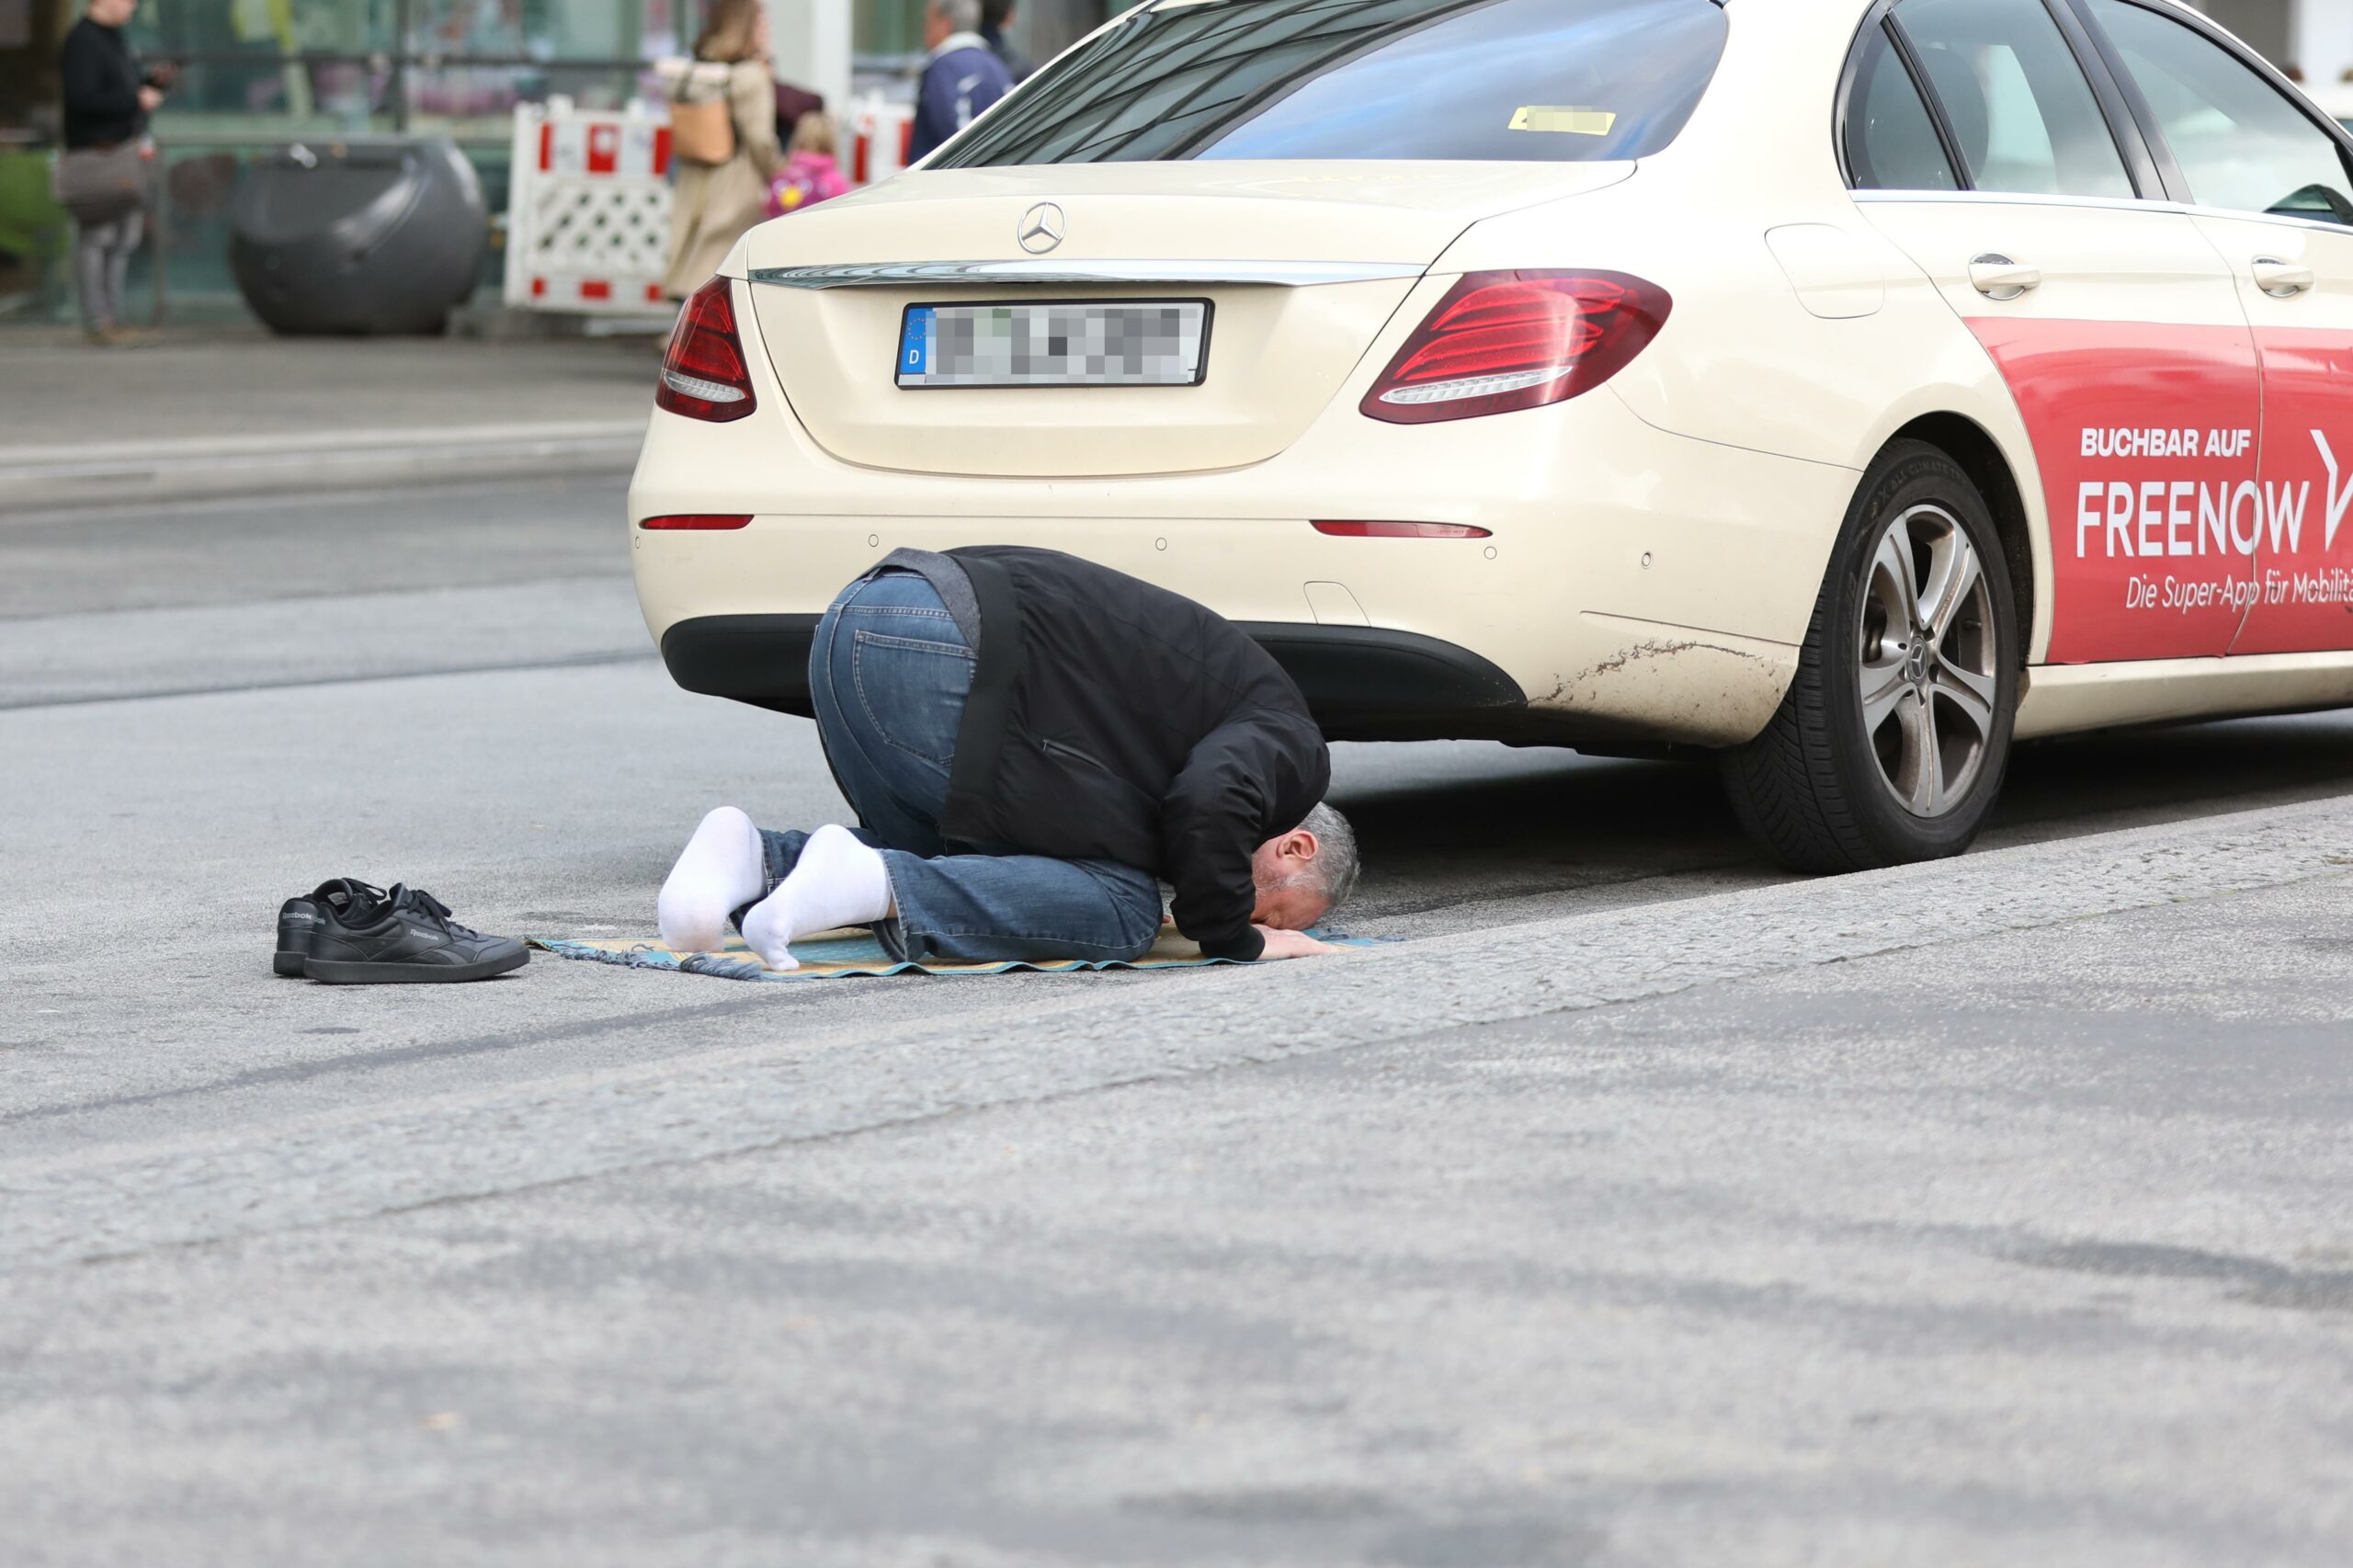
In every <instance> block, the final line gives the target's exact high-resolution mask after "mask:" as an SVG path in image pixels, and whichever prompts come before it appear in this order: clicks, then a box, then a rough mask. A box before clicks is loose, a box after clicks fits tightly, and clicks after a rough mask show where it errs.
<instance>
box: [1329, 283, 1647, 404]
mask: <svg viewBox="0 0 2353 1568" xmlns="http://www.w3.org/2000/svg"><path fill="white" fill-rule="evenodd" d="M1674 303H1675V301H1673V300H1671V299H1669V298H1668V297H1667V293H1666V290H1664V289H1661V288H1660V287H1659V286H1658V285H1657V284H1655V283H1647V282H1644V281H1643V279H1642V278H1631V277H1629V276H1627V275H1626V274H1625V273H1622V272H1472V273H1466V274H1464V275H1463V277H1462V278H1461V281H1460V282H1458V283H1456V284H1455V286H1454V287H1453V288H1452V289H1449V290H1447V295H1446V298H1444V299H1443V300H1440V301H1438V304H1437V306H1436V307H1435V308H1433V309H1432V310H1431V312H1430V313H1429V319H1428V320H1427V321H1425V322H1423V323H1422V324H1421V326H1420V327H1419V328H1418V329H1417V330H1416V331H1415V334H1414V335H1413V336H1412V337H1411V338H1410V339H1408V340H1407V342H1406V344H1405V347H1403V348H1401V349H1399V350H1398V351H1397V358H1394V359H1392V360H1391V361H1390V362H1389V369H1386V370H1384V371H1382V372H1381V380H1379V381H1375V382H1374V383H1373V385H1372V390H1371V391H1370V392H1367V393H1365V394H1364V403H1363V404H1362V407H1363V410H1364V412H1365V413H1366V414H1368V415H1371V416H1372V417H1373V418H1375V419H1385V420H1387V421H1388V422H1389V423H1391V424H1392V425H1427V424H1432V423H1434V422H1436V421H1438V420H1441V419H1469V418H1472V416H1474V415H1482V414H1505V413H1508V412H1510V411H1511V410H1513V409H1518V408H1540V407H1542V406H1543V405H1544V404H1546V403H1560V402H1563V400H1565V399H1568V398H1573V397H1575V396H1576V395H1577V394H1578V393H1580V392H1591V391H1592V390H1593V389H1594V388H1596V387H1597V386H1599V385H1601V383H1602V382H1604V381H1608V379H1609V378H1610V377H1612V376H1614V375H1616V374H1617V373H1618V372H1619V371H1620V370H1622V369H1625V368H1626V367H1627V366H1628V365H1629V364H1631V362H1632V360H1633V358H1634V356H1635V355H1637V354H1640V353H1641V352H1642V351H1643V349H1644V348H1645V347H1649V345H1650V341H1651V339H1652V338H1654V337H1656V336H1657V335H1658V332H1659V328H1661V327H1663V326H1665V324H1666V316H1667V312H1668V311H1670V310H1671V309H1673V308H1674Z"/></svg>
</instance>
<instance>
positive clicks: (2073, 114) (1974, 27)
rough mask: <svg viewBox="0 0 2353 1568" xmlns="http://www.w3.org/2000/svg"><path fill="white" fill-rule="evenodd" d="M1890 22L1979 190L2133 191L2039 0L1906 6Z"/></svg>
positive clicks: (1942, 0)
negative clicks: (1897, 29) (1901, 32)
mask: <svg viewBox="0 0 2353 1568" xmlns="http://www.w3.org/2000/svg"><path fill="white" fill-rule="evenodd" d="M1894 17H1895V20H1896V24H1897V25H1898V26H1899V27H1901V28H1903V29H1904V36H1905V37H1906V38H1907V39H1909V40H1911V43H1912V47H1913V50H1914V52H1915V54H1917V55H1918V57H1919V60H1920V65H1921V69H1922V70H1923V71H1924V72H1926V73H1927V78H1928V86H1929V89H1930V90H1931V91H1932V92H1934V93H1935V94H1936V97H1937V101H1938V104H1940V105H1941V106H1942V107H1943V109H1944V112H1945V119H1946V120H1947V121H1948V122H1949V124H1950V126H1951V127H1952V132H1953V138H1954V140H1955V141H1956V142H1959V143H1960V145H1961V157H1962V159H1963V161H1964V162H1966V163H1967V164H1968V165H1969V169H1968V174H1969V177H1970V180H1971V183H1972V184H1973V185H1974V186H1975V187H1977V188H1978V189H1980V190H1997V191H2016V192H2018V193H2019V194H2022V195H2032V196H2097V197H2114V198H2119V199H2130V198H2131V197H2132V196H2133V195H2134V194H2135V193H2134V191H2133V189H2132V177H2131V176H2130V175H2128V174H2126V173H2125V171H2124V155H2123V154H2122V153H2120V152H2118V151H2117V149H2116V138H2115V136H2114V135H2113V134H2112V133H2111V132H2110V131H2109V128H2108V120H2107V118H2106V117H2105V116H2103V115H2102V114H2101V113H2100V108H2099V100H2098V99H2097V97H2093V95H2092V88H2091V84H2090V83H2089V82H2087V81H2086V80H2085V79H2084V72H2083V67H2082V66H2081V65H2080V64H2078V63H2077V62H2076V60H2075V51H2074V50H2072V49H2071V48H2069V47H2068V44H2067V40H2066V36H2065V35H2064V34H2063V33H2062V32H2060V30H2059V24H2058V23H2057V22H2056V21H2054V20H2052V16H2051V13H2050V11H2049V10H2047V9H2045V8H2044V6H2043V3H2042V0H1903V4H1901V5H1899V6H1896V8H1895V11H1894Z"/></svg>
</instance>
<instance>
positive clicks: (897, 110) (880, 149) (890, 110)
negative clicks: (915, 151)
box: [843, 94, 915, 186]
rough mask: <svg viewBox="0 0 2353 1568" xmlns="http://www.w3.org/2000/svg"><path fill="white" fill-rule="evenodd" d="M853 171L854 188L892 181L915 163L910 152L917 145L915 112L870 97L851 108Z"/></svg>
mask: <svg viewBox="0 0 2353 1568" xmlns="http://www.w3.org/2000/svg"><path fill="white" fill-rule="evenodd" d="M843 129H844V131H846V132H847V135H848V138H849V167H848V168H847V170H846V171H845V172H846V173H847V175H848V176H849V183H850V184H851V185H853V186H859V185H872V184H874V183H875V182H876V181H878V180H886V179H889V178H890V177H891V176H892V175H895V174H897V173H898V172H899V171H900V170H902V169H904V168H905V167H906V166H907V165H908V164H909V163H911V162H913V160H912V159H910V158H909V157H908V156H907V148H908V147H909V145H910V144H912V143H913V142H914V141H915V105H913V104H901V103H892V102H891V101H889V100H888V99H886V98H884V97H881V95H880V94H869V95H868V96H867V97H862V98H859V99H857V100H856V101H855V102H853V103H852V104H851V105H850V106H849V116H848V123H847V125H846V126H845V127H844V128H843Z"/></svg>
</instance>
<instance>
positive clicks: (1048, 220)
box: [1014, 201, 1070, 256]
mask: <svg viewBox="0 0 2353 1568" xmlns="http://www.w3.org/2000/svg"><path fill="white" fill-rule="evenodd" d="M1066 233H1070V221H1069V220H1068V219H1066V218H1064V217H1063V210H1062V209H1061V208H1059V207H1057V206H1055V205H1054V204H1053V203H1052V202H1051V201H1040V203H1038V205H1037V206H1035V207H1032V208H1031V209H1029V211H1027V212H1024V213H1023V214H1022V215H1021V226H1020V228H1018V229H1017V230H1015V231H1014V236H1015V238H1017V239H1018V240H1019V241H1020V242H1021V248H1022V249H1023V250H1026V251H1028V252H1029V254H1030V255H1031V256H1043V255H1045V254H1046V253H1047V252H1048V251H1050V250H1051V249H1053V248H1054V247H1055V246H1056V245H1058V244H1062V243H1063V235H1064V234H1066Z"/></svg>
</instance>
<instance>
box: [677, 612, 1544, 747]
mask: <svg viewBox="0 0 2353 1568" xmlns="http://www.w3.org/2000/svg"><path fill="white" fill-rule="evenodd" d="M818 619H819V618H818V617H816V616H813V615H709V616H700V617H697V618H696V619H691V620H681V621H678V622H677V623H676V624H675V625H673V626H672V627H671V628H670V629H669V630H668V631H665V632H664V633H663V634H662V662H663V663H664V664H665V665H667V666H669V670H670V678H671V679H673V680H675V681H676V682H677V683H678V684H679V685H680V686H681V687H685V688H686V689H687V690H688V691H695V692H700V693H702V694H704V695H705V696H709V697H724V698H729V699H733V700H734V701H737V702H748V703H752V704H754V705H756V706H758V707H761V708H770V709H774V710H777V711H778V712H780V713H797V714H799V715H801V717H802V718H804V719H805V718H808V717H810V714H811V710H810V702H809V644H810V642H812V641H813V638H814V637H815V635H816V631H817V621H818ZM1242 630H1243V631H1245V632H1247V633H1249V634H1250V636H1251V637H1253V638H1255V639H1256V641H1257V642H1258V644H1259V645H1260V646H1261V647H1263V648H1265V649H1266V650H1267V652H1268V653H1272V654H1273V655H1274V656H1275V658H1276V660H1277V662H1279V664H1281V665H1282V666H1283V668H1284V669H1285V670H1287V671H1289V672H1290V677H1291V678H1292V679H1293V680H1295V681H1297V682H1298V683H1299V687H1300V690H1301V691H1302V692H1303V693H1305V694H1306V697H1307V703H1308V707H1309V708H1310V709H1312V710H1313V712H1314V714H1315V720H1316V722H1317V723H1319V724H1320V725H1322V726H1323V728H1324V733H1325V734H1326V735H1328V736H1329V737H1331V738H1332V739H1333V740H1336V741H1402V740H1442V739H1454V738H1463V737H1469V738H1480V739H1494V740H1517V739H1540V738H1548V737H1550V736H1552V735H1553V734H1554V733H1557V732H1558V731H1559V730H1560V729H1561V725H1560V723H1559V718H1558V716H1557V715H1548V714H1539V713H1536V712H1534V711H1533V710H1530V709H1529V705H1528V694H1527V693H1526V692H1524V691H1522V690H1521V689H1520V687H1519V683H1518V681H1515V680H1513V679H1512V678H1511V676H1507V675H1506V674H1505V673H1504V672H1503V671H1502V670H1500V669H1498V668H1496V667H1495V665H1494V664H1492V663H1490V662H1489V661H1488V660H1486V659H1483V658H1481V657H1480V656H1479V655H1478V654H1476V653H1472V652H1471V651H1470V650H1469V649H1467V648H1458V647H1456V646H1455V645H1454V644H1453V643H1451V642H1440V641H1438V639H1437V638H1435V637H1423V636H1419V635H1417V634H1415V633H1414V632H1411V631H1384V630H1382V629H1381V628H1378V627H1369V626H1367V627H1357V626H1305V625H1292V624H1287V623H1277V622H1267V621H1259V622H1244V623H1242Z"/></svg>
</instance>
